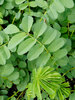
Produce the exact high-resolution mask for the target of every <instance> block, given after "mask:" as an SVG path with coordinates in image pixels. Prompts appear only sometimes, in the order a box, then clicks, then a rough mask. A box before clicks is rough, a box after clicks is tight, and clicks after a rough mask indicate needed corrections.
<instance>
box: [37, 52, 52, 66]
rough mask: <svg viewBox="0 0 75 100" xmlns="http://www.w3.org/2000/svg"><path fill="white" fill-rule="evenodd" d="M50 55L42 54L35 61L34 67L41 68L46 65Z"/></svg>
mask: <svg viewBox="0 0 75 100" xmlns="http://www.w3.org/2000/svg"><path fill="white" fill-rule="evenodd" d="M50 56H51V55H50V53H47V52H46V51H45V52H43V53H42V54H41V55H40V56H39V57H38V59H37V60H36V65H37V66H38V67H39V66H40V67H42V66H44V65H46V63H47V62H48V60H49V58H50Z"/></svg>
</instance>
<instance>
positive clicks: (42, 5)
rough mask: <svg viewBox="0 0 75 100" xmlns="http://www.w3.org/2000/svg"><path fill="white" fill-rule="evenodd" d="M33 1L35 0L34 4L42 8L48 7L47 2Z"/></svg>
mask: <svg viewBox="0 0 75 100" xmlns="http://www.w3.org/2000/svg"><path fill="white" fill-rule="evenodd" d="M35 1H36V4H37V5H38V6H39V7H41V8H43V9H47V8H48V4H47V2H46V1H44V0H35Z"/></svg>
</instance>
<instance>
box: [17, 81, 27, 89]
mask: <svg viewBox="0 0 75 100" xmlns="http://www.w3.org/2000/svg"><path fill="white" fill-rule="evenodd" d="M26 86H27V82H26V81H25V82H21V83H20V84H18V85H17V89H18V91H24V90H25V88H26Z"/></svg>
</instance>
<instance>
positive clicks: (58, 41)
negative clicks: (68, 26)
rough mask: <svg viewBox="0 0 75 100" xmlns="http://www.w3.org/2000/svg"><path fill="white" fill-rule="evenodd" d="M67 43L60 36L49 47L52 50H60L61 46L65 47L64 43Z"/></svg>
mask: <svg viewBox="0 0 75 100" xmlns="http://www.w3.org/2000/svg"><path fill="white" fill-rule="evenodd" d="M64 44H65V41H64V39H63V38H58V39H55V40H54V41H53V42H52V43H51V44H50V46H49V47H48V50H49V51H50V52H55V51H57V50H59V49H60V48H61V47H63V45H64Z"/></svg>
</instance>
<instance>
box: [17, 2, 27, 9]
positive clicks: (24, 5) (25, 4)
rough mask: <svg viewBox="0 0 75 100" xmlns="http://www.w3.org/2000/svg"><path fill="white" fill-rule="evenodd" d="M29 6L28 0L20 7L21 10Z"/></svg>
mask: <svg viewBox="0 0 75 100" xmlns="http://www.w3.org/2000/svg"><path fill="white" fill-rule="evenodd" d="M27 6H28V3H27V2H26V3H22V4H20V5H19V9H20V10H24V9H26V8H27Z"/></svg>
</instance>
